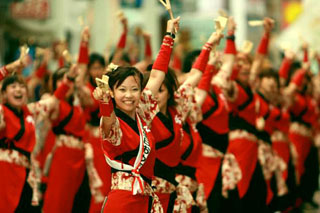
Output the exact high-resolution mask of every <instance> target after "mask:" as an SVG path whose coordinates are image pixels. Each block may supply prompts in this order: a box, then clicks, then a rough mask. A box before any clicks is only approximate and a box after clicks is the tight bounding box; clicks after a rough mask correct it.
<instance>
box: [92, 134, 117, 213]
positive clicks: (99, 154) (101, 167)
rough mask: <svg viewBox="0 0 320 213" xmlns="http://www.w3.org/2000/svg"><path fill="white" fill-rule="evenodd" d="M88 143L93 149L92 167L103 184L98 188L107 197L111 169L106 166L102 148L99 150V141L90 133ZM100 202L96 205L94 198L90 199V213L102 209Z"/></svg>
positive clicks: (98, 212)
mask: <svg viewBox="0 0 320 213" xmlns="http://www.w3.org/2000/svg"><path fill="white" fill-rule="evenodd" d="M86 141H88V142H89V143H90V144H91V146H92V148H93V163H94V167H95V169H96V170H97V172H98V175H99V177H100V179H101V181H102V183H103V185H102V186H101V187H100V191H101V193H102V194H103V196H104V197H106V196H107V195H108V193H109V192H110V186H111V168H110V166H109V165H108V164H107V162H106V160H105V157H104V154H103V151H102V148H101V141H100V138H99V137H95V136H94V135H93V134H92V133H91V132H88V138H87V139H86ZM102 204H103V201H102V202H98V203H96V201H95V199H94V197H91V203H90V209H89V212H90V213H94V212H96V213H100V212H101V208H102Z"/></svg>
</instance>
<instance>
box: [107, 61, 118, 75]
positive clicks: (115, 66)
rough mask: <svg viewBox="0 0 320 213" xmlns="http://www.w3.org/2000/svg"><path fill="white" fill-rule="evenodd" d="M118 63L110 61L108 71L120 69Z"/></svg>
mask: <svg viewBox="0 0 320 213" xmlns="http://www.w3.org/2000/svg"><path fill="white" fill-rule="evenodd" d="M118 67H119V66H118V65H116V64H114V63H110V64H109V65H108V67H107V69H106V71H107V73H109V72H114V71H116V70H117V69H118Z"/></svg>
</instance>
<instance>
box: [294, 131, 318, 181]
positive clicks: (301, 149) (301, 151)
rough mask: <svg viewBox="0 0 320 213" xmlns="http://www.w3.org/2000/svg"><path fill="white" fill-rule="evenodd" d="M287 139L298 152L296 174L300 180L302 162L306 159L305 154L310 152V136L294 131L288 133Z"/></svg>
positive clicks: (302, 169)
mask: <svg viewBox="0 0 320 213" xmlns="http://www.w3.org/2000/svg"><path fill="white" fill-rule="evenodd" d="M289 139H290V141H291V142H292V144H293V145H294V147H295V148H296V150H297V153H298V159H297V165H296V170H297V176H298V177H297V179H298V180H300V177H301V176H302V175H303V174H304V172H305V166H304V162H305V160H306V159H307V156H308V154H309V152H310V149H311V146H312V140H311V138H308V137H305V136H302V135H299V134H297V133H294V132H290V133H289Z"/></svg>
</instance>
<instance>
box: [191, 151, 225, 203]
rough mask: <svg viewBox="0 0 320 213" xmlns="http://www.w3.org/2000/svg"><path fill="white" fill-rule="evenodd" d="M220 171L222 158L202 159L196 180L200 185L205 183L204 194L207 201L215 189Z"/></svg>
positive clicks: (202, 157)
mask: <svg viewBox="0 0 320 213" xmlns="http://www.w3.org/2000/svg"><path fill="white" fill-rule="evenodd" d="M220 169H221V158H209V157H205V156H201V157H200V159H199V166H198V168H197V171H196V178H197V181H198V182H199V183H203V185H204V194H205V197H206V199H208V197H209V195H210V193H211V191H212V189H213V187H214V184H215V182H216V178H217V176H218V173H219V170H220Z"/></svg>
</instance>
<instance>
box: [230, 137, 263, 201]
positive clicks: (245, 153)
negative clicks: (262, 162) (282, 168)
mask: <svg viewBox="0 0 320 213" xmlns="http://www.w3.org/2000/svg"><path fill="white" fill-rule="evenodd" d="M227 152H230V153H232V154H234V155H235V157H236V159H237V162H238V164H239V167H240V169H241V172H242V179H241V180H240V181H239V183H238V184H237V186H238V192H239V197H240V199H241V198H243V196H244V195H245V194H246V193H247V190H248V188H249V185H250V181H251V178H252V175H253V172H254V170H255V168H256V164H257V160H258V143H257V142H253V141H249V140H247V139H245V138H236V139H233V140H229V146H228V151H227Z"/></svg>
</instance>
